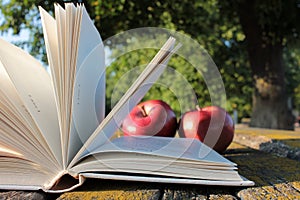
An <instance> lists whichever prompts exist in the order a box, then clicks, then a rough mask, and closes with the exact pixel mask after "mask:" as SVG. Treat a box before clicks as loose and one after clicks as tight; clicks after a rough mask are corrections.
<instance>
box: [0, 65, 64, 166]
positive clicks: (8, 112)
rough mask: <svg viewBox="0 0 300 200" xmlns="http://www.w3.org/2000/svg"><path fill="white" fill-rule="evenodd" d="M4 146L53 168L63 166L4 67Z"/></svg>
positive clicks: (0, 96)
mask: <svg viewBox="0 0 300 200" xmlns="http://www.w3.org/2000/svg"><path fill="white" fill-rule="evenodd" d="M0 85H1V88H0V119H1V120H0V124H1V125H0V132H1V136H0V144H3V145H4V144H6V145H10V146H13V147H14V149H15V150H17V151H18V152H21V153H22V155H23V156H25V157H27V158H28V159H30V160H35V161H36V162H42V163H45V164H46V163H47V165H48V166H53V168H55V166H56V167H58V168H61V167H59V166H61V163H58V161H57V160H56V158H55V156H54V154H53V152H52V151H51V148H50V147H49V145H48V143H47V142H46V140H45V138H44V136H43V134H42V133H41V132H40V130H39V128H38V126H37V124H36V123H35V121H34V120H33V118H32V116H31V115H30V113H29V112H28V110H27V108H26V106H25V105H24V103H23V102H22V100H21V98H20V97H19V95H18V93H17V90H16V89H15V87H14V85H13V83H12V82H11V80H10V78H9V76H8V74H7V73H6V71H5V69H4V67H3V65H2V63H0Z"/></svg>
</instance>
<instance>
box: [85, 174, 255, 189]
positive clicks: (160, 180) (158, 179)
mask: <svg viewBox="0 0 300 200" xmlns="http://www.w3.org/2000/svg"><path fill="white" fill-rule="evenodd" d="M81 175H82V176H84V177H85V178H97V179H106V180H107V179H108V180H126V181H140V182H154V183H177V184H195V185H213V186H254V184H255V183H254V182H253V181H250V180H248V179H246V178H245V177H243V176H240V177H241V178H242V180H241V181H222V180H220V181H211V180H200V179H185V178H169V177H149V176H142V175H140V176H132V175H113V174H99V173H81Z"/></svg>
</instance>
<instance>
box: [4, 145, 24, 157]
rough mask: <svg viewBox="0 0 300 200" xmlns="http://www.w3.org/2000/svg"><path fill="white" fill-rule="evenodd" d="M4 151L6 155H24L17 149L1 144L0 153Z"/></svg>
mask: <svg viewBox="0 0 300 200" xmlns="http://www.w3.org/2000/svg"><path fill="white" fill-rule="evenodd" d="M3 153H4V155H5V154H10V155H14V156H17V157H23V155H22V154H21V153H19V152H16V151H14V150H11V149H8V148H6V147H4V146H1V145H0V155H1V154H3Z"/></svg>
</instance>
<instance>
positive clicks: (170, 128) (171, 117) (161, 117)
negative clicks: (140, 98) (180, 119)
mask: <svg viewBox="0 0 300 200" xmlns="http://www.w3.org/2000/svg"><path fill="white" fill-rule="evenodd" d="M121 129H122V131H123V133H124V135H125V136H163V137H174V135H175V133H176V129H177V120H176V115H175V113H174V111H173V110H172V109H171V107H170V106H169V105H168V104H167V103H165V102H164V101H162V100H148V101H145V102H142V103H140V104H138V105H137V106H135V107H134V108H133V109H132V111H131V112H130V113H129V115H127V117H126V118H125V119H124V121H123V123H122V126H121Z"/></svg>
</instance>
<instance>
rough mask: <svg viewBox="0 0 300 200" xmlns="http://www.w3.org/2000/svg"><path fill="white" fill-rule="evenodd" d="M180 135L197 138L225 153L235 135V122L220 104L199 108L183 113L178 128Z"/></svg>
mask: <svg viewBox="0 0 300 200" xmlns="http://www.w3.org/2000/svg"><path fill="white" fill-rule="evenodd" d="M178 133H179V136H180V137H186V138H196V139H199V140H200V141H201V142H203V143H204V144H206V145H208V146H209V147H211V148H213V149H214V150H216V151H217V152H219V153H223V152H224V151H225V150H226V148H227V147H228V146H229V145H230V143H231V142H232V139H233V135H234V123H233V120H232V118H231V117H230V115H229V114H228V113H227V112H226V111H225V110H224V109H223V108H220V107H218V106H209V107H204V108H202V109H201V108H199V107H198V108H197V109H196V110H193V111H189V112H186V113H184V114H183V115H182V117H181V120H180V125H179V130H178Z"/></svg>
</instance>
